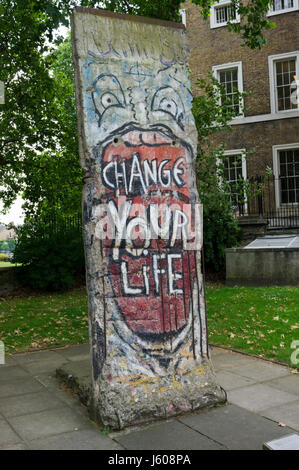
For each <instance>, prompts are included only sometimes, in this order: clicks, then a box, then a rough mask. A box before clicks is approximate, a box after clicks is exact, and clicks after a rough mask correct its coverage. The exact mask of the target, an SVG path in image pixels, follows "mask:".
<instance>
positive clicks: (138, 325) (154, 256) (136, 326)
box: [93, 74, 196, 343]
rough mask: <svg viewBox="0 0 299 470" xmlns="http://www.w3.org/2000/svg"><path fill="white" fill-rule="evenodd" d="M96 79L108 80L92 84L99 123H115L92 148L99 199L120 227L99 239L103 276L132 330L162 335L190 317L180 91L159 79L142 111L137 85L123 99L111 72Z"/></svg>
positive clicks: (192, 265) (186, 159)
mask: <svg viewBox="0 0 299 470" xmlns="http://www.w3.org/2000/svg"><path fill="white" fill-rule="evenodd" d="M98 81H100V82H101V85H104V84H105V87H104V89H103V88H101V89H100V91H99V88H97V85H96V86H95V90H96V91H95V93H94V95H93V101H94V105H95V107H96V110H97V114H98V117H99V126H100V128H101V129H102V130H103V129H104V130H105V129H107V130H108V129H109V124H110V123H112V125H111V132H110V133H107V132H104V135H103V136H104V140H103V141H102V142H101V144H100V146H99V147H98V149H99V152H100V154H99V153H97V155H96V158H97V160H98V161H99V162H100V171H101V182H102V187H101V200H103V201H106V202H109V207H110V208H111V211H110V212H111V214H110V215H111V216H112V218H114V221H115V220H117V224H116V225H117V226H118V230H119V232H121V234H120V233H119V234H118V235H119V236H116V237H115V238H114V239H111V240H109V237H108V239H107V240H106V242H105V244H104V245H105V255H106V257H107V258H108V259H109V262H108V274H109V276H108V277H109V280H110V283H111V286H112V290H113V295H114V298H115V302H116V304H117V309H118V312H119V313H120V315H121V316H122V318H123V320H124V322H125V324H126V325H127V327H128V328H129V329H130V330H131V332H133V333H135V334H137V335H138V336H139V337H141V338H142V339H145V340H146V341H150V342H153V343H155V342H161V339H162V338H165V337H169V338H174V337H176V336H178V335H180V334H181V332H182V331H183V330H184V328H186V326H187V325H188V323H189V322H190V315H191V312H192V308H193V307H192V303H193V299H192V292H193V284H194V282H195V278H196V260H195V253H194V251H189V250H184V249H183V244H184V233H185V232H184V230H185V226H186V225H187V224H188V223H189V219H190V217H188V216H187V214H186V207H189V206H190V202H191V200H192V197H193V196H192V193H191V189H190V188H192V182H191V174H190V168H191V162H192V160H193V159H192V150H191V147H190V146H189V145H188V144H187V143H186V142H185V141H184V140H183V139H182V135H183V129H184V112H183V111H184V107H183V104H182V99H181V98H180V96H179V94H178V92H177V91H174V90H173V89H172V88H171V87H169V86H162V87H159V88H158V90H157V91H156V92H155V93H154V94H153V97H152V99H151V100H149V99H147V100H143V102H150V103H151V105H150V107H149V106H147V107H143V112H142V113H141V111H140V110H141V109H142V107H140V106H138V103H137V102H136V101H137V94H138V93H137V91H136V90H135V91H134V92H133V91H132V90H130V100H128V99H127V98H126V96H125V93H124V92H123V90H122V88H121V85H120V82H119V80H118V79H117V78H116V77H113V76H111V75H108V74H105V75H102V76H100V77H99V79H98ZM98 81H97V84H98ZM111 83H113V86H112V85H111V86H110V84H111ZM108 84H109V86H108ZM133 96H134V97H135V100H134V101H133ZM128 101H130V105H127V102H128ZM138 109H139V111H140V114H138ZM130 113H132V114H130ZM112 116H113V118H112ZM145 116H146V119H145ZM138 117H139V118H140V119H139V121H140V122H136V118H138ZM158 117H160V118H161V122H159V120H157V118H158ZM115 121H117V123H118V126H117V128H115V129H114V126H115ZM145 121H147V122H146V123H145ZM166 123H167V124H166ZM120 201H122V208H120ZM120 209H121V210H122V212H120ZM120 226H121V229H120ZM124 228H125V237H123V229H124ZM116 235H117V234H116Z"/></svg>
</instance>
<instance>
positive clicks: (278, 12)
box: [267, 0, 299, 16]
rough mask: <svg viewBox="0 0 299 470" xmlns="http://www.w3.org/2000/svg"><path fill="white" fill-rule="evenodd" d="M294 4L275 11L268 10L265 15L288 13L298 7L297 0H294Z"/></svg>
mask: <svg viewBox="0 0 299 470" xmlns="http://www.w3.org/2000/svg"><path fill="white" fill-rule="evenodd" d="M293 3H294V6H293V7H292V8H287V9H285V10H277V11H272V10H270V11H268V13H267V16H275V15H282V14H283V13H290V12H292V11H296V10H298V9H299V0H294V2H293Z"/></svg>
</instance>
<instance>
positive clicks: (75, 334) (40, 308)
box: [0, 288, 88, 354]
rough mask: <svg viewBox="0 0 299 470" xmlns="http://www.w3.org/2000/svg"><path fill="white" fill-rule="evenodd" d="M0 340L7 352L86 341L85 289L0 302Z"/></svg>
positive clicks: (86, 312) (86, 313)
mask: <svg viewBox="0 0 299 470" xmlns="http://www.w3.org/2000/svg"><path fill="white" fill-rule="evenodd" d="M0 340H2V341H4V343H5V349H6V351H7V353H8V354H10V353H15V352H20V351H27V350H30V351H32V350H34V349H39V348H46V347H53V346H60V345H65V344H75V343H82V342H85V341H88V311H87V296H86V290H85V289H84V288H82V289H76V290H73V291H70V292H67V293H63V294H53V295H41V296H32V297H24V298H19V297H17V298H14V299H12V300H3V301H1V302H0Z"/></svg>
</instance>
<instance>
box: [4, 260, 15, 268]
mask: <svg viewBox="0 0 299 470" xmlns="http://www.w3.org/2000/svg"><path fill="white" fill-rule="evenodd" d="M10 266H16V265H15V264H12V263H10V262H9V261H0V268H9V267H10Z"/></svg>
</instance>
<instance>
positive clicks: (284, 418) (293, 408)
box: [260, 401, 299, 432]
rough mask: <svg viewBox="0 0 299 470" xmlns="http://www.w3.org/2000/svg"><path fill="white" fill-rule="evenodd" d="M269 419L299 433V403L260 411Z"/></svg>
mask: <svg viewBox="0 0 299 470" xmlns="http://www.w3.org/2000/svg"><path fill="white" fill-rule="evenodd" d="M260 414H262V415H263V416H266V417H267V418H270V419H273V420H275V421H277V422H281V423H284V424H286V425H287V426H289V427H290V428H293V429H295V430H296V431H298V432H299V401H297V402H293V403H287V404H285V405H282V406H277V407H273V408H268V409H265V410H262V411H260Z"/></svg>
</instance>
